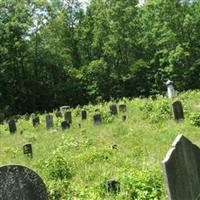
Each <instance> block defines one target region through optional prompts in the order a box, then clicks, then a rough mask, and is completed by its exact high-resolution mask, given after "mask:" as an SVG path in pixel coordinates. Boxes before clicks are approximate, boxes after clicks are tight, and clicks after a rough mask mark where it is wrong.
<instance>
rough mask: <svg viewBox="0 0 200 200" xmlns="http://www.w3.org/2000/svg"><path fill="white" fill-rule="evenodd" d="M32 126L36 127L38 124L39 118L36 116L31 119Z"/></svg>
mask: <svg viewBox="0 0 200 200" xmlns="http://www.w3.org/2000/svg"><path fill="white" fill-rule="evenodd" d="M32 122H33V127H34V128H35V127H37V126H38V125H39V124H40V118H39V117H38V116H35V117H33V119H32Z"/></svg>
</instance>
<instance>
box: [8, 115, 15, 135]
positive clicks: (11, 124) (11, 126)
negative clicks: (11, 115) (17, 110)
mask: <svg viewBox="0 0 200 200" xmlns="http://www.w3.org/2000/svg"><path fill="white" fill-rule="evenodd" d="M8 127H9V131H10V133H11V134H13V133H15V132H16V131H17V126H16V123H15V120H14V119H11V120H10V121H9V122H8Z"/></svg>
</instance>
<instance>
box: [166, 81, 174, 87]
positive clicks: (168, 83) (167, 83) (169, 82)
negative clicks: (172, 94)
mask: <svg viewBox="0 0 200 200" xmlns="http://www.w3.org/2000/svg"><path fill="white" fill-rule="evenodd" d="M165 84H166V86H168V85H172V84H173V81H170V80H168V81H167V82H166V83H165Z"/></svg>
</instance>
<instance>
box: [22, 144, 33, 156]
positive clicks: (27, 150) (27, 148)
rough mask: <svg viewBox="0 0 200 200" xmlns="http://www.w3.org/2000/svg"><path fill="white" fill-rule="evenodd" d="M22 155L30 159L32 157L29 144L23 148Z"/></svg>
mask: <svg viewBox="0 0 200 200" xmlns="http://www.w3.org/2000/svg"><path fill="white" fill-rule="evenodd" d="M23 153H24V155H27V156H30V157H31V158H32V157H33V151H32V145H31V144H30V143H29V144H25V145H24V146H23Z"/></svg>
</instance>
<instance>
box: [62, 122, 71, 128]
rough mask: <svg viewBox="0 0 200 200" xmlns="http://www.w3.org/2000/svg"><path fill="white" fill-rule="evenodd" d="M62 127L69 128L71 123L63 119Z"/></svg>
mask: <svg viewBox="0 0 200 200" xmlns="http://www.w3.org/2000/svg"><path fill="white" fill-rule="evenodd" d="M61 128H62V130H65V129H69V128H70V123H69V122H68V121H63V122H62V123H61Z"/></svg>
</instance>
